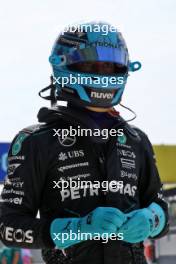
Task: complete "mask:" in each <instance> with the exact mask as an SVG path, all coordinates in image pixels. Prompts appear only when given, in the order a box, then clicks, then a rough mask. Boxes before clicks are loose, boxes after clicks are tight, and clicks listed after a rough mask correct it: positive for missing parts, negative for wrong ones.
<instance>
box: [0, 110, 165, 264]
mask: <svg viewBox="0 0 176 264" xmlns="http://www.w3.org/2000/svg"><path fill="white" fill-rule="evenodd" d="M38 117H39V121H40V122H41V124H38V125H35V126H31V127H28V128H26V129H23V130H22V132H20V133H19V134H18V135H17V136H16V137H15V139H14V140H13V142H12V144H11V148H10V151H9V155H8V176H7V178H6V180H5V183H4V189H3V192H2V196H1V201H0V237H1V240H2V242H3V243H4V244H5V245H7V246H10V247H23V248H25V247H26V248H34V249H39V248H40V249H42V252H43V258H44V259H45V261H46V263H50V264H52V263H77V264H82V263H85V264H92V263H95V264H130V263H138V264H141V263H146V262H145V258H144V256H143V246H142V243H137V244H129V243H126V242H122V241H120V240H111V241H109V242H108V243H102V241H95V240H89V241H85V242H82V243H79V244H77V245H75V246H72V247H69V248H68V249H66V250H65V254H63V252H62V251H61V250H59V249H55V245H54V243H53V241H52V239H51V238H50V224H51V222H52V220H53V219H55V218H65V217H78V216H85V215H87V214H88V213H89V212H91V211H92V210H94V209H95V208H97V207H100V206H101V207H105V206H110V207H116V208H118V209H120V210H121V211H123V212H130V211H132V210H135V209H139V208H144V207H148V206H149V205H150V204H151V203H152V202H156V203H158V204H159V205H160V206H161V207H162V208H163V210H164V212H165V214H166V218H167V220H168V212H167V204H166V203H165V201H164V200H163V198H162V185H161V182H160V178H159V175H158V171H157V168H156V165H155V161H154V158H153V151H152V147H151V144H150V142H149V140H148V138H147V136H146V135H145V134H144V133H143V132H142V131H141V130H139V129H137V128H132V127H131V126H129V125H128V124H127V123H126V122H125V121H124V120H123V119H122V118H121V117H120V116H117V117H115V118H116V124H115V126H114V127H115V128H123V132H124V134H125V138H126V142H120V141H118V140H117V137H115V136H110V137H109V138H108V139H107V140H105V139H102V137H101V136H97V137H96V136H87V137H85V136H73V137H67V138H64V139H63V138H61V137H59V136H58V134H56V131H58V129H63V128H68V129H69V127H70V125H72V127H78V125H79V126H80V128H86V127H87V128H90V127H91V129H94V128H97V124H95V122H94V121H93V120H92V119H91V118H90V116H88V115H87V113H86V111H84V110H83V109H82V111H80V110H79V111H77V109H76V108H75V109H69V108H66V107H59V108H53V109H47V108H42V109H41V110H40V111H39V115H38ZM54 129H55V130H54ZM71 178H72V179H78V178H79V179H80V180H81V181H82V180H84V181H85V180H89V181H92V182H94V181H100V182H102V181H105V180H106V181H113V180H115V181H123V188H120V189H119V190H118V191H116V192H111V191H106V192H105V191H104V190H102V189H101V188H100V189H97V188H96V190H93V189H92V188H80V189H79V188H75V189H74V188H72V189H69V188H68V189H66V190H64V191H61V189H60V188H59V187H58V186H57V182H58V181H59V180H61V179H65V180H68V179H71ZM38 211H39V212H40V218H39V217H38V218H37V217H36V215H37V212H38ZM166 222H167V223H166V225H165V227H164V229H163V231H162V232H161V233H160V235H159V237H160V236H163V235H164V234H166V232H167V230H168V221H166Z"/></svg>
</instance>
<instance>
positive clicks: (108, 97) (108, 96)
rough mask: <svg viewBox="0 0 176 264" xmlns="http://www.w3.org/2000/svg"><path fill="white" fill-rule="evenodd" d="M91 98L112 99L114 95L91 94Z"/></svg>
mask: <svg viewBox="0 0 176 264" xmlns="http://www.w3.org/2000/svg"><path fill="white" fill-rule="evenodd" d="M90 96H91V98H99V99H112V98H113V96H114V93H99V92H93V91H92V92H91V94H90Z"/></svg>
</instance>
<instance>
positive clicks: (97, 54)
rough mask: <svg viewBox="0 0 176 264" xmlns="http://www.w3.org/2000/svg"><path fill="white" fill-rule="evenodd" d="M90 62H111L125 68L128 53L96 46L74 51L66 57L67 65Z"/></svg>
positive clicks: (122, 50) (118, 49)
mask: <svg viewBox="0 0 176 264" xmlns="http://www.w3.org/2000/svg"><path fill="white" fill-rule="evenodd" d="M90 61H94V62H96V61H104V62H112V63H117V64H119V65H122V66H126V67H127V66H128V53H127V51H126V50H124V49H121V48H112V47H104V46H103V47H102V46H97V47H89V48H85V49H76V50H73V51H72V52H71V53H70V54H68V55H67V56H66V64H67V65H70V64H74V63H78V62H90Z"/></svg>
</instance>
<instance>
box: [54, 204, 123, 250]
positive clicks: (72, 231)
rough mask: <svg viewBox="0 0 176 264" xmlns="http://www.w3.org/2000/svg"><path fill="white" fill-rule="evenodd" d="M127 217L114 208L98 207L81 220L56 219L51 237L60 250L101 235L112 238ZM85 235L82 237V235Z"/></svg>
mask: <svg viewBox="0 0 176 264" xmlns="http://www.w3.org/2000/svg"><path fill="white" fill-rule="evenodd" d="M126 220H127V217H126V215H125V214H124V213H122V212H121V211H120V210H118V209H116V208H113V207H98V208H96V209H95V210H93V211H92V212H90V213H89V214H88V215H86V216H84V217H80V218H56V219H55V220H54V221H53V222H52V223H51V227H50V235H51V238H52V240H53V242H54V243H55V245H56V246H57V247H58V248H59V249H65V248H67V247H70V246H72V245H74V244H77V243H80V242H82V241H85V240H88V239H92V238H93V237H95V236H97V234H99V235H100V236H101V237H103V234H105V233H106V234H108V236H110V235H111V234H112V233H113V234H117V230H118V229H119V228H120V227H121V226H122V225H123V224H124V223H125V221H126ZM83 233H84V234H85V236H84V238H83V236H80V235H81V234H83Z"/></svg>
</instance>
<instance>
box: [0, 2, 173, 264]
mask: <svg viewBox="0 0 176 264" xmlns="http://www.w3.org/2000/svg"><path fill="white" fill-rule="evenodd" d="M0 3H1V9H0V39H1V40H0V47H1V48H0V58H1V60H0V98H1V101H0V123H1V129H0V182H1V184H0V190H1V189H2V186H3V179H4V177H5V175H6V168H7V151H8V148H9V144H10V142H11V141H12V139H13V137H14V136H15V134H16V133H17V132H18V131H19V130H20V129H22V128H23V127H26V126H28V125H30V124H35V123H36V122H37V118H36V115H37V112H38V110H39V108H40V107H41V106H44V105H46V106H49V103H48V102H47V101H43V100H42V99H41V98H40V97H39V96H38V91H39V90H40V89H42V88H43V87H45V86H47V85H48V84H49V76H50V75H51V68H50V65H49V63H48V57H49V55H50V51H51V47H52V45H53V42H54V40H55V38H56V37H57V34H58V33H59V31H60V30H61V29H63V28H64V27H65V26H66V25H68V24H70V23H75V22H80V21H85V20H86V21H90V20H95V21H98V20H103V21H107V22H109V23H112V24H113V25H115V26H117V28H118V29H120V31H122V33H123V36H124V38H125V40H126V42H127V46H128V48H129V53H130V58H131V60H132V61H135V60H139V61H140V62H141V63H142V69H141V70H140V71H139V72H136V73H132V74H131V76H130V77H129V79H128V83H127V86H126V90H125V93H124V95H123V100H122V103H123V104H124V105H126V106H128V107H130V108H132V109H133V110H134V111H135V112H136V113H137V115H138V116H137V119H136V120H134V121H133V124H135V125H136V126H139V127H140V128H141V129H143V130H144V131H145V132H146V133H147V134H148V136H149V138H150V140H151V142H152V144H153V145H154V149H155V153H156V158H157V165H158V168H159V172H160V175H161V179H162V182H163V183H164V189H165V196H166V199H167V200H168V202H169V205H170V219H171V228H170V232H169V234H168V235H167V236H166V237H165V238H163V239H160V240H158V241H157V242H155V244H154V243H153V242H151V241H146V254H147V256H148V262H149V263H168V264H169V263H170V264H171V263H176V251H175V244H176V165H175V164H176V111H175V108H176V103H175V101H176V90H175V83H176V74H175V69H176V49H175V46H176V34H175V28H176V16H175V12H176V1H174V0H167V1H165V0H155V1H153V0H148V1H140V0H133V1H131V0H123V1H120V0H108V1H107V0H89V1H88V2H85V1H82V0H74V1H58V0H50V1H49V0H44V1H42V0H38V1H34V0H30V1H22V0H16V1H10V0H6V1H2V0H0ZM117 108H118V111H120V112H121V113H122V115H123V116H124V117H125V118H129V117H131V116H130V114H129V113H128V112H127V111H124V110H123V109H121V108H119V107H117ZM15 254H18V252H17V253H15ZM26 254H27V253H26ZM31 254H32V256H33V263H41V260H40V253H39V251H35V250H34V251H32V253H31ZM29 255H30V254H29Z"/></svg>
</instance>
